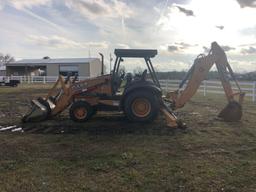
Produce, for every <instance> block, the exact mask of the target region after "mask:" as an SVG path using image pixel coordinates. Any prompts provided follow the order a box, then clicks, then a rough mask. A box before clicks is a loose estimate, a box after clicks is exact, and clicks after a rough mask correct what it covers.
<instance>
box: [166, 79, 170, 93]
mask: <svg viewBox="0 0 256 192" xmlns="http://www.w3.org/2000/svg"><path fill="white" fill-rule="evenodd" d="M168 83H169V79H167V80H166V85H165V89H166V91H168Z"/></svg>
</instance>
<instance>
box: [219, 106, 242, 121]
mask: <svg viewBox="0 0 256 192" xmlns="http://www.w3.org/2000/svg"><path fill="white" fill-rule="evenodd" d="M218 117H219V118H221V119H223V120H224V121H228V122H236V121H240V120H241V118H242V106H241V105H240V104H239V103H238V102H236V101H230V102H229V103H228V104H227V105H226V107H225V108H224V109H223V110H222V111H221V112H220V113H219V115H218Z"/></svg>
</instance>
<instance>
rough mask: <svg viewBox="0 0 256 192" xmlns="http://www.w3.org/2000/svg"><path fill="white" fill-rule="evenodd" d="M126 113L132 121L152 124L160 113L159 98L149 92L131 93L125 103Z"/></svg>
mask: <svg viewBox="0 0 256 192" xmlns="http://www.w3.org/2000/svg"><path fill="white" fill-rule="evenodd" d="M124 112H125V114H126V116H127V117H128V119H129V120H131V121H135V122H152V121H153V120H155V118H156V117H157V115H158V112H159V102H158V99H157V96H156V95H153V94H152V93H150V92H148V91H135V92H133V93H130V94H129V95H127V96H126V98H125V101H124Z"/></svg>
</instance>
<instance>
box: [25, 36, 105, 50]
mask: <svg viewBox="0 0 256 192" xmlns="http://www.w3.org/2000/svg"><path fill="white" fill-rule="evenodd" d="M27 39H28V40H29V41H30V42H31V43H33V44H35V45H38V46H42V47H46V48H56V49H81V48H86V49H87V48H89V47H97V48H107V47H108V44H107V43H106V42H77V41H73V40H70V39H67V38H65V37H61V36H58V35H54V36H50V37H46V36H42V35H40V36H37V35H29V36H28V38H27Z"/></svg>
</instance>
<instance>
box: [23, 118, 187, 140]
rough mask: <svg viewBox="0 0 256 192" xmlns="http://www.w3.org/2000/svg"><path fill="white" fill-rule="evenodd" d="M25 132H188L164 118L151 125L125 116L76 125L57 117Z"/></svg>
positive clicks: (29, 127) (140, 133)
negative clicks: (167, 123)
mask: <svg viewBox="0 0 256 192" xmlns="http://www.w3.org/2000/svg"><path fill="white" fill-rule="evenodd" d="M21 126H22V127H23V129H24V131H25V132H29V133H39V134H40V133H44V134H87V135H127V134H135V135H165V136H166V135H175V133H177V132H181V131H182V132H186V130H181V129H175V128H169V127H167V126H166V124H165V121H164V119H163V117H162V116H159V117H158V118H157V119H156V120H155V121H153V122H150V123H146V124H145V123H134V122H130V121H129V120H128V119H127V118H126V117H125V116H124V115H123V114H118V115H117V114H111V115H96V116H95V117H93V118H92V119H90V120H89V121H87V122H84V123H76V122H73V121H72V120H70V119H69V118H66V117H56V118H54V119H50V120H48V121H45V122H37V123H26V124H23V125H21Z"/></svg>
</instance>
